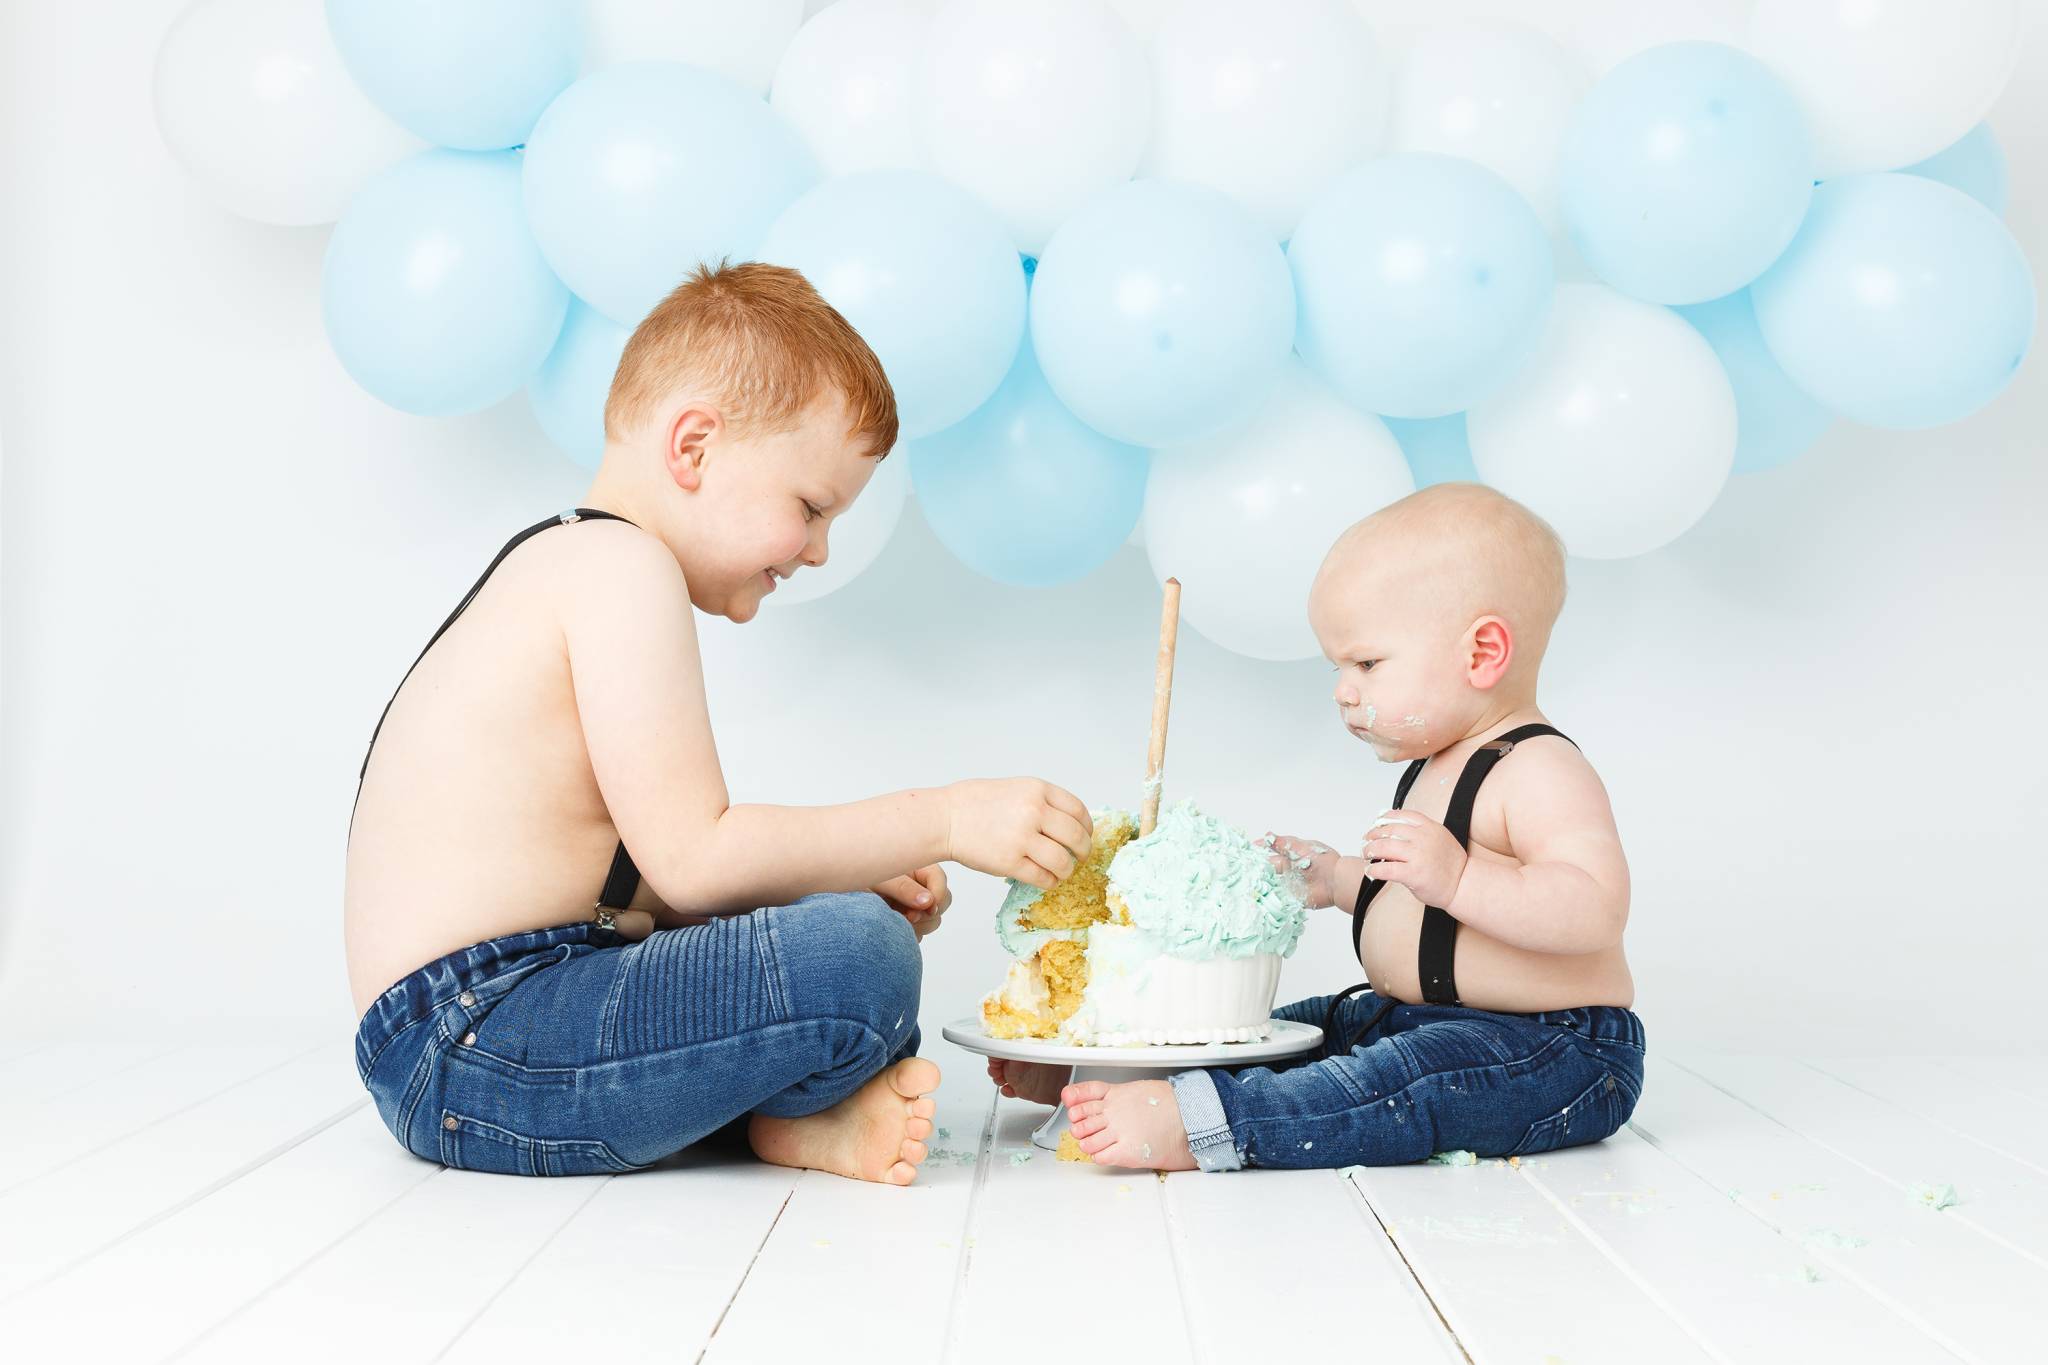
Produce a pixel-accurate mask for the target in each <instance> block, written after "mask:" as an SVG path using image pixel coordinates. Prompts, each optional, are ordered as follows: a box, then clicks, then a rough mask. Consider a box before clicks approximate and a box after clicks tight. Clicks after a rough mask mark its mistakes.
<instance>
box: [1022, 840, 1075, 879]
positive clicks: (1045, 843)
mask: <svg viewBox="0 0 2048 1365" xmlns="http://www.w3.org/2000/svg"><path fill="white" fill-rule="evenodd" d="M1024 854H1025V856H1026V857H1028V858H1030V859H1031V861H1032V862H1034V863H1037V864H1038V865H1039V866H1040V867H1042V868H1045V869H1046V870H1047V871H1049V872H1051V873H1053V874H1054V875H1055V876H1057V877H1058V878H1059V879H1060V880H1061V881H1065V880H1066V879H1067V878H1069V877H1071V876H1073V875H1074V866H1075V864H1077V863H1078V862H1080V859H1078V858H1076V857H1075V856H1074V852H1073V850H1072V849H1070V848H1067V847H1065V846H1064V845H1061V844H1057V843H1054V842H1053V841H1052V840H1051V839H1048V838H1046V837H1045V836H1044V835H1042V834H1041V835H1040V836H1038V838H1037V839H1035V840H1033V841H1031V842H1030V843H1027V844H1026V845H1025V846H1024Z"/></svg>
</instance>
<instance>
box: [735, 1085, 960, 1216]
mask: <svg viewBox="0 0 2048 1365" xmlns="http://www.w3.org/2000/svg"><path fill="white" fill-rule="evenodd" d="M938 1085H939V1069H938V1067H937V1066H935V1065H933V1064H932V1063H931V1062H929V1061H926V1060H925V1059H924V1058H922V1057H905V1058H904V1059H903V1060H902V1061H900V1062H898V1063H896V1064H895V1065H894V1066H892V1067H890V1068H888V1069H887V1070H885V1071H884V1072H882V1074H881V1075H879V1076H877V1077H875V1078H874V1079H873V1080H871V1081H869V1082H868V1083H867V1084H866V1085H864V1086H862V1087H861V1088H860V1089H858V1090H856V1091H854V1092H853V1093H852V1094H851V1095H848V1096H847V1097H846V1098H845V1099H843V1100H841V1101H839V1103H837V1104H835V1105H833V1106H832V1107H831V1108H830V1109H826V1110H823V1111H821V1112H819V1113H816V1114H806V1115H804V1116H803V1117H802V1118H797V1119H781V1118H770V1117H769V1116H768V1115H766V1114H756V1115H754V1117H753V1118H752V1119H751V1120H750V1121H749V1122H748V1124H747V1142H748V1143H749V1145H751V1146H752V1147H753V1149H754V1155H756V1156H758V1157H760V1158H761V1160H763V1161H771V1162H773V1163H775V1164H776V1165H777V1166H801V1167H803V1168H805V1169H806V1170H812V1171H830V1172H831V1173H832V1174H833V1175H843V1176H847V1177H849V1178H851V1179H854V1180H872V1181H875V1182H877V1183H878V1184H884V1185H908V1184H909V1183H910V1182H911V1181H913V1180H915V1179H917V1165H918V1163H919V1162H921V1161H923V1160H924V1158H925V1145H924V1140H925V1139H926V1138H928V1137H930V1136H931V1134H932V1114H933V1113H934V1112H935V1111H936V1110H937V1107H938V1106H937V1104H936V1102H935V1101H934V1100H932V1098H931V1092H932V1091H934V1090H936V1089H937V1088H938Z"/></svg>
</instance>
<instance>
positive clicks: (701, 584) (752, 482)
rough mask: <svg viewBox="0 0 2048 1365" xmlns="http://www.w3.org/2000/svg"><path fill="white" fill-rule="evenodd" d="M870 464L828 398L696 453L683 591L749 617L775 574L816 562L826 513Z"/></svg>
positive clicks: (840, 408) (860, 485)
mask: <svg viewBox="0 0 2048 1365" xmlns="http://www.w3.org/2000/svg"><path fill="white" fill-rule="evenodd" d="M897 458H899V459H900V458H902V457H901V456H900V455H899V456H898V457H897ZM874 468H875V461H874V459H873V458H872V457H871V456H869V455H868V454H866V453H865V451H864V450H863V449H862V448H861V447H860V445H859V444H857V443H856V442H855V441H853V440H852V439H851V438H850V437H849V436H848V434H847V420H846V412H845V408H844V405H843V404H842V403H841V402H840V401H839V400H838V399H837V398H833V399H831V400H829V401H821V402H820V403H818V404H814V405H813V406H812V408H811V410H810V411H808V412H807V413H806V414H805V415H804V420H803V421H802V422H801V423H799V424H798V425H797V426H796V428H795V429H793V430H790V431H784V432H775V433H772V434H770V433H763V434H761V435H756V436H749V437H746V438H743V439H737V440H726V441H724V442H722V443H720V445H719V446H718V447H717V448H716V449H714V450H713V451H712V452H711V454H710V457H709V458H708V460H707V462H706V468H705V471H704V484H703V488H702V489H701V491H700V499H701V501H700V502H699V503H698V506H697V510H698V512H699V513H700V515H699V516H698V518H697V521H698V524H699V527H700V533H699V536H698V537H697V544H696V545H695V546H693V547H692V550H691V553H690V555H689V559H688V561H686V563H687V572H688V574H689V579H690V598H691V600H692V601H694V602H695V603H696V604H697V606H698V607H699V608H700V609H702V610H704V611H709V612H715V613H717V614H718V615H720V616H724V617H727V618H729V619H731V620H733V621H750V620H752V619H753V618H754V615H755V613H756V612H758V611H759V610H760V609H761V602H762V600H763V599H764V598H766V597H767V596H768V594H769V593H771V592H773V591H774V590H775V585H776V584H777V583H778V582H780V581H781V580H783V579H785V578H788V577H789V576H790V575H791V574H793V573H795V572H796V571H797V570H798V569H801V568H805V567H812V568H815V567H817V566H818V565H821V564H823V563H824V562H825V557H826V554H827V550H828V546H827V537H828V535H829V533H830V530H831V525H832V522H833V521H834V520H836V519H837V518H838V517H840V516H841V515H843V514H844V513H845V511H846V509H847V508H848V507H850V506H852V505H853V500H854V499H855V498H857V497H858V496H860V492H861V490H862V489H864V488H866V487H867V482H868V479H869V477H870V476H871V475H872V474H873V473H874Z"/></svg>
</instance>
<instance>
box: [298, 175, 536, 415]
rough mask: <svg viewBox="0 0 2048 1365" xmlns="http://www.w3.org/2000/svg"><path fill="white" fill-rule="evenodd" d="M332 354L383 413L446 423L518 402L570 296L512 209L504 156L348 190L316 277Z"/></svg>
mask: <svg viewBox="0 0 2048 1365" xmlns="http://www.w3.org/2000/svg"><path fill="white" fill-rule="evenodd" d="M320 307H321V313H322V315H323V317H324V318H325V321H326V324H327V338H328V340H329V341H330V342H332V343H333V345H334V353H335V354H336V355H337V356H339V357H341V363H342V365H343V367H344V368H346V369H347V370H348V372H349V374H350V375H352V376H354V378H355V381H356V382H357V383H358V384H361V385H362V386H363V387H364V388H365V389H368V390H369V391H370V392H371V393H372V394H374V395H376V396H377V397H378V398H381V399H382V400H384V401H385V402H386V403H389V404H390V405H391V406H392V407H394V408H399V409H402V410H403V411H406V412H416V413H420V414H423V415H426V416H434V417H445V416H450V415H453V414H455V413H461V412H475V411H477V410H478V409H479V408H487V407H489V406H490V405H491V404H493V403H496V402H498V401H499V400H501V399H504V398H508V397H510V396H511V395H512V394H514V393H517V392H518V391H519V386H520V385H522V384H524V383H525V382H526V381H527V380H528V379H530V378H531V377H532V376H533V374H534V372H535V371H536V370H538V369H539V368H540V365H541V362H542V361H544V360H546V359H547V356H548V352H549V351H550V350H551V349H552V348H553V347H554V344H555V336H556V334H557V333H559V332H560V331H561V330H562V317H563V314H564V313H566V312H567V311H568V307H569V291H568V290H566V289H564V288H563V287H562V282H561V281H560V280H558V279H556V278H555V276H554V273H553V272H552V271H550V270H549V269H548V264H547V261H546V260H544V259H543V258H542V256H541V254H540V248H539V247H538V246H537V245H535V243H534V240H533V234H532V233H531V232H529V231H527V227H526V215H525V214H524V213H523V212H522V211H521V209H520V201H519V154H518V153H517V152H451V151H444V150H441V149H439V148H436V149H434V150H431V151H425V152H420V153H419V154H417V155H415V156H410V157H407V158H406V159H405V160H404V161H401V162H399V163H398V164H397V165H395V166H393V167H391V168H390V169H389V170H387V171H385V172H383V173H382V174H380V175H378V176H376V177H375V178H373V179H372V180H371V181H370V182H369V183H368V184H366V185H364V186H363V188H362V189H360V190H358V191H357V192H356V196H355V198H354V199H353V200H352V201H351V202H350V203H349V206H348V212H347V213H345V214H343V215H342V218H341V221H340V222H338V223H336V224H335V225H334V235H333V236H332V237H330V238H329V239H328V242H327V257H326V260H325V262H324V263H323V264H322V266H321V269H320Z"/></svg>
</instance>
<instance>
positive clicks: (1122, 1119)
mask: <svg viewBox="0 0 2048 1365" xmlns="http://www.w3.org/2000/svg"><path fill="white" fill-rule="evenodd" d="M1060 1103H1061V1104H1064V1105H1065V1106H1067V1122H1068V1124H1069V1126H1070V1127H1071V1128H1072V1129H1073V1132H1074V1137H1075V1139H1076V1140H1077V1141H1079V1142H1080V1144H1081V1150H1082V1151H1084V1152H1086V1153H1087V1154H1088V1155H1089V1156H1091V1157H1093V1158H1095V1161H1096V1164H1097V1165H1101V1166H1143V1167H1147V1168H1149V1169H1151V1170H1155V1171H1192V1170H1193V1169H1195V1158H1194V1156H1193V1154H1192V1153H1190V1152H1189V1151H1188V1134H1187V1130H1186V1129H1185V1128H1183V1127H1181V1122H1180V1105H1179V1104H1177V1103H1175V1101H1174V1098H1173V1086H1172V1085H1171V1084H1170V1083H1169V1082H1166V1081H1128V1082H1126V1083H1124V1084H1123V1085H1110V1084H1108V1083H1107V1082H1105V1081H1082V1082H1081V1083H1080V1084H1079V1085H1070V1086H1068V1087H1067V1088H1066V1089H1064V1090H1062V1091H1061V1092H1060Z"/></svg>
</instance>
